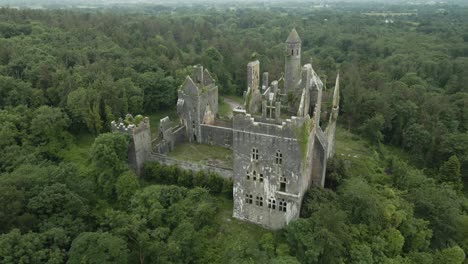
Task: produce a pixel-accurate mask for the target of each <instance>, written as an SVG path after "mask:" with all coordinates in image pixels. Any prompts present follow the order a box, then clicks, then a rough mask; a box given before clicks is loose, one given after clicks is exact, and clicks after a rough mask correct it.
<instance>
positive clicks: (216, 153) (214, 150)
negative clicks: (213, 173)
mask: <svg viewBox="0 0 468 264" xmlns="http://www.w3.org/2000/svg"><path fill="white" fill-rule="evenodd" d="M169 156H170V157H173V158H176V159H180V160H186V161H191V162H195V163H200V164H205V165H216V166H220V167H224V168H232V150H230V149H227V148H223V147H219V146H211V145H205V144H192V143H184V144H180V145H178V146H177V147H176V148H175V149H174V150H173V151H172V152H170V153H169Z"/></svg>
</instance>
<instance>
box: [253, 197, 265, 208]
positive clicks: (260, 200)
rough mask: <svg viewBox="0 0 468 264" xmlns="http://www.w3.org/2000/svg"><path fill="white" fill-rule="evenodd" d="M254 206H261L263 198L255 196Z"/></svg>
mask: <svg viewBox="0 0 468 264" xmlns="http://www.w3.org/2000/svg"><path fill="white" fill-rule="evenodd" d="M255 205H256V206H263V197H259V196H257V197H256V199H255Z"/></svg>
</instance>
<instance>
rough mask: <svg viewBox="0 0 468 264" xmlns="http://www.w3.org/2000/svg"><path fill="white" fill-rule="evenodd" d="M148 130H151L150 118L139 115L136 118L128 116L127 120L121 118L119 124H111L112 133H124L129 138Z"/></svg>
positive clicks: (114, 122) (113, 122)
mask: <svg viewBox="0 0 468 264" xmlns="http://www.w3.org/2000/svg"><path fill="white" fill-rule="evenodd" d="M147 129H150V122H149V118H148V117H143V116H141V115H137V116H136V117H135V118H133V116H132V115H127V116H126V117H125V120H123V119H122V118H119V120H117V122H116V121H112V122H111V131H112V132H119V133H124V134H127V135H129V136H134V135H136V134H139V133H140V132H141V131H146V130H147Z"/></svg>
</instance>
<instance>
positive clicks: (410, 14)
mask: <svg viewBox="0 0 468 264" xmlns="http://www.w3.org/2000/svg"><path fill="white" fill-rule="evenodd" d="M363 15H366V16H412V15H417V13H414V12H406V13H405V12H401V13H397V12H382V13H379V12H371V13H363Z"/></svg>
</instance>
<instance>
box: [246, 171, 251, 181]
mask: <svg viewBox="0 0 468 264" xmlns="http://www.w3.org/2000/svg"><path fill="white" fill-rule="evenodd" d="M245 178H246V179H247V180H250V174H249V172H248V171H247V174H246V175H245Z"/></svg>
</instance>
